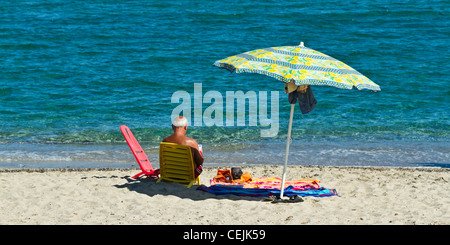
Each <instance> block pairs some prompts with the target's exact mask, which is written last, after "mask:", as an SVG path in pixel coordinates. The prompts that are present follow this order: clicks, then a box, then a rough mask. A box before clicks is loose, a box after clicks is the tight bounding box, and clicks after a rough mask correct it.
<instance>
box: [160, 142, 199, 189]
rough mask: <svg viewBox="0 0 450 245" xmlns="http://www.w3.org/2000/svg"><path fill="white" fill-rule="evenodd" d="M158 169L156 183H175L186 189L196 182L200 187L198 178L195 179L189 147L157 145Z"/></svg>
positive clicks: (168, 144)
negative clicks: (158, 175)
mask: <svg viewBox="0 0 450 245" xmlns="http://www.w3.org/2000/svg"><path fill="white" fill-rule="evenodd" d="M159 169H160V172H159V174H160V177H159V180H158V181H157V182H160V181H167V182H177V183H180V184H183V185H185V186H187V187H188V188H190V187H191V186H192V185H193V184H194V182H196V181H197V183H198V184H199V185H200V178H199V177H197V178H195V174H194V170H195V166H194V159H193V157H192V152H191V147H189V146H185V145H179V144H174V143H167V142H162V143H161V144H160V145H159Z"/></svg>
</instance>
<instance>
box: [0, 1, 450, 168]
mask: <svg viewBox="0 0 450 245" xmlns="http://www.w3.org/2000/svg"><path fill="white" fill-rule="evenodd" d="M449 12H450V4H449V3H448V1H369V0H367V1H366V0H360V1H350V2H347V1H344V2H342V1H331V0H327V1H305V2H303V1H231V2H230V1H214V0H213V1H143V0H141V1H138V0H130V1H118V0H108V1H103V0H102V1H100V0H98V1H62V0H56V1H43V0H36V1H9V0H7V1H1V2H0V14H1V15H0V16H2V18H0V68H1V69H0V168H17V167H20V168H66V167H70V168H78V167H137V164H136V163H135V160H134V158H133V155H132V154H131V151H130V149H129V148H128V146H127V144H126V142H125V140H124V138H123V136H122V134H121V133H120V130H119V127H120V125H127V126H128V127H129V128H130V129H131V130H132V132H133V133H134V135H135V136H136V138H137V139H138V141H139V142H140V144H141V145H142V147H143V148H144V150H145V152H146V153H147V155H148V157H149V159H150V161H151V162H152V164H153V165H154V166H155V167H157V166H158V145H159V142H161V140H162V139H163V138H164V137H166V136H168V135H169V134H171V132H172V131H171V121H170V117H171V113H172V111H173V110H174V109H175V108H176V107H177V106H178V105H179V104H178V103H172V101H171V97H172V95H173V94H174V93H176V92H177V91H186V92H187V93H189V94H193V93H194V84H196V83H197V84H198V83H199V84H201V85H202V89H203V94H204V93H206V92H208V91H218V92H219V93H220V94H223V95H225V93H226V91H243V92H248V91H255V92H257V93H258V92H261V91H266V92H268V93H269V92H271V91H276V92H278V93H279V101H278V102H279V132H278V133H277V135H276V136H273V137H261V135H260V131H261V126H259V124H258V125H257V126H250V125H249V124H248V123H247V124H246V125H243V126H238V125H237V124H235V125H231V126H227V125H224V126H216V125H214V126H206V125H204V124H202V125H200V126H195V125H191V126H190V127H189V128H188V136H190V137H193V138H195V139H196V140H197V141H198V142H199V143H201V144H202V145H203V151H204V156H205V158H206V162H205V164H206V166H208V165H209V166H221V165H228V164H233V165H242V166H245V165H258V164H273V165H281V164H283V162H284V156H285V147H286V135H287V128H288V120H289V112H290V110H289V109H290V105H289V103H288V100H287V95H286V94H284V87H283V84H282V83H281V82H278V81H277V80H275V79H273V78H270V77H265V76H263V75H257V74H251V75H250V74H235V73H230V72H228V71H225V70H221V69H218V68H216V67H213V66H212V64H213V63H214V62H215V61H216V60H219V59H222V58H225V57H228V56H231V55H235V54H238V53H242V52H245V51H250V50H253V49H258V48H266V47H274V46H288V45H298V44H299V43H300V42H304V43H305V46H307V47H309V48H312V49H315V50H317V51H320V52H322V53H325V54H328V55H330V56H332V57H334V58H336V59H339V60H341V61H343V62H345V63H346V64H348V65H350V66H352V67H353V68H355V69H356V70H358V71H359V72H361V73H362V74H364V75H366V76H367V77H368V78H370V79H371V80H372V81H374V82H375V83H377V84H378V85H380V87H381V92H378V93H373V92H370V91H357V90H343V89H337V88H332V87H318V86H316V87H313V92H314V95H315V97H316V99H317V101H318V103H317V106H316V108H315V109H314V110H313V111H312V112H311V113H308V114H305V115H302V114H301V112H300V110H299V108H298V106H296V108H295V113H294V120H293V127H292V143H291V144H290V151H289V164H290V165H316V166H317V165H318V166H381V167H385V166H390V167H449V166H450V160H449V159H450V131H449V128H450V123H449V106H450V89H449V85H450V79H449V75H448V74H449V73H450V65H449V62H448V61H449V60H450V55H449V50H448V45H449V38H450V29H449V26H450V17H449V16H450V13H449ZM269 102H270V101H269ZM272 103H273V101H272ZM208 105H210V104H208V103H204V104H203V105H202V108H201V109H202V110H205V108H207V107H208ZM247 110H248V109H247ZM247 112H248V111H247ZM247 115H248V114H247ZM247 122H248V121H247Z"/></svg>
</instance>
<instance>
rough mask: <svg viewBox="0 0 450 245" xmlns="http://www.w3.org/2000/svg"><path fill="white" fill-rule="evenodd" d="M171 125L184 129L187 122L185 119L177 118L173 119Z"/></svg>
mask: <svg viewBox="0 0 450 245" xmlns="http://www.w3.org/2000/svg"><path fill="white" fill-rule="evenodd" d="M172 125H173V126H175V127H177V128H178V127H184V126H187V125H188V121H187V119H186V118H185V117H182V116H179V117H175V119H173V122H172Z"/></svg>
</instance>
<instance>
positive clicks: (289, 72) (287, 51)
mask: <svg viewBox="0 0 450 245" xmlns="http://www.w3.org/2000/svg"><path fill="white" fill-rule="evenodd" d="M214 66H217V67H219V68H224V69H227V70H229V71H231V72H236V73H257V74H263V75H266V76H269V77H272V78H275V79H276V80H279V81H281V82H284V83H285V84H286V85H289V86H285V88H287V87H292V86H293V87H294V88H299V89H300V88H301V89H302V90H304V88H305V87H307V86H306V85H319V86H332V87H336V88H340V89H352V88H356V89H358V90H363V89H366V90H372V91H375V92H376V91H380V86H378V85H377V84H375V83H374V82H372V81H371V80H370V79H368V78H367V77H365V76H364V75H362V74H361V73H359V72H358V71H356V70H355V69H353V68H352V67H350V66H348V65H346V64H344V63H343V62H341V61H339V60H337V59H334V58H332V57H330V56H328V55H326V54H323V53H321V52H318V51H316V50H313V49H310V48H307V47H305V46H304V44H303V42H301V43H300V45H298V46H282V47H271V48H264V49H256V50H252V51H249V52H245V53H241V54H238V55H234V56H230V57H227V58H225V59H221V60H218V61H216V62H214ZM297 86H298V87H297ZM294 106H295V102H294V103H292V104H291V112H290V117H289V126H288V135H287V142H286V153H285V158H284V168H283V176H282V182H281V194H280V197H281V198H282V197H283V189H284V183H285V180H286V168H287V162H288V155H289V144H290V139H291V129H292V120H293V116H294V115H293V114H294Z"/></svg>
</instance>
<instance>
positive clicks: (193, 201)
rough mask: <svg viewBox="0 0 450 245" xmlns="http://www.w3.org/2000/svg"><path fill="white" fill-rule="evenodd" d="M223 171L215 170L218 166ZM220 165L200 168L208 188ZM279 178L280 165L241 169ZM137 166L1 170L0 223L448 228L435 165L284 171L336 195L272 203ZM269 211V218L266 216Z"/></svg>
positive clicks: (448, 207)
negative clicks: (143, 173)
mask: <svg viewBox="0 0 450 245" xmlns="http://www.w3.org/2000/svg"><path fill="white" fill-rule="evenodd" d="M224 168H227V167H223V168H220V169H224ZM217 169H219V168H218V167H206V168H205V170H204V172H203V174H202V175H201V183H202V184H204V185H207V186H209V183H210V179H211V178H213V177H214V176H215V175H216V173H217ZM242 169H243V171H244V172H249V173H250V174H251V175H252V176H253V177H281V173H282V167H273V166H258V167H242ZM137 172H139V170H137V169H59V170H42V169H41V170H39V169H38V170H18V169H3V170H0V200H1V201H0V224H2V225H21V224H30V225H35V224H37V225H53V224H63V225H66V224H73V225H85V224H89V225H118V224H148V225H301V224H319V225H322V224H323V225H334V224H339V225H340V224H343V225H346V224H354V225H361V224H377V225H378V224H380V225H388V224H393V225H422V224H423V225H428V224H433V225H449V224H450V195H449V193H450V184H449V181H450V171H449V169H437V168H419V169H418V168H362V167H305V166H289V168H288V173H287V179H289V180H294V179H302V178H313V179H317V180H319V181H320V185H321V186H322V187H325V188H330V189H336V191H337V193H338V194H339V196H332V197H302V198H303V200H304V201H303V202H297V203H271V202H268V201H264V200H263V199H262V198H254V197H241V196H234V195H219V196H216V195H214V194H211V193H207V192H204V191H200V190H196V186H195V185H194V187H193V188H191V189H188V188H186V187H184V186H181V185H178V184H173V183H155V181H154V180H150V179H146V178H144V179H138V180H133V179H131V178H130V176H133V175H134V174H136V173H137ZM268 214H270V215H268Z"/></svg>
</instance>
